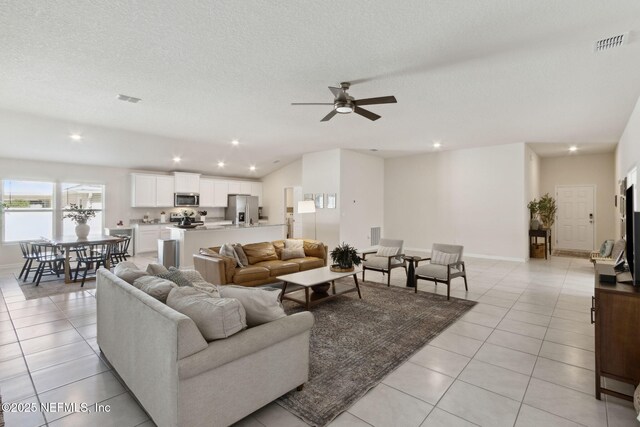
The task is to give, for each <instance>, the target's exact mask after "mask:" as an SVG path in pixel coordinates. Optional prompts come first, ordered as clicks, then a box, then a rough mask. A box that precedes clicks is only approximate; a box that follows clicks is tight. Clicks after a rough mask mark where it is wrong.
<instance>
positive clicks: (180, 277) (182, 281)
mask: <svg viewBox="0 0 640 427" xmlns="http://www.w3.org/2000/svg"><path fill="white" fill-rule="evenodd" d="M156 277H160V278H161V279H167V280H171V281H172V282H173V283H175V284H176V285H178V286H180V287H182V286H191V282H190V281H189V279H187V278H186V277H185V276H184V274H182V272H181V271H180V270H178V269H177V268H175V267H171V268H169V272H167V273H160V274H156Z"/></svg>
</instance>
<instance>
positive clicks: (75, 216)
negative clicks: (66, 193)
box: [64, 203, 96, 239]
mask: <svg viewBox="0 0 640 427" xmlns="http://www.w3.org/2000/svg"><path fill="white" fill-rule="evenodd" d="M95 216H96V211H94V210H93V209H84V208H83V207H82V205H79V206H78V205H76V204H75V203H71V205H70V208H69V212H67V213H66V214H65V216H64V217H65V218H70V219H71V220H72V221H73V222H75V223H76V236H78V239H86V238H87V236H88V235H89V231H91V227H89V224H87V221H89V219H91V218H93V217H95Z"/></svg>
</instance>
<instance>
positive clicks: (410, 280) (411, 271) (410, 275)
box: [402, 255, 422, 288]
mask: <svg viewBox="0 0 640 427" xmlns="http://www.w3.org/2000/svg"><path fill="white" fill-rule="evenodd" d="M402 258H403V259H404V260H405V261H407V262H408V263H409V268H408V269H407V288H415V287H416V264H417V263H418V261H420V260H421V259H422V257H419V256H409V255H405V256H403V257H402Z"/></svg>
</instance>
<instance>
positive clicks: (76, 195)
mask: <svg viewBox="0 0 640 427" xmlns="http://www.w3.org/2000/svg"><path fill="white" fill-rule="evenodd" d="M61 191H62V194H61V198H62V200H61V201H60V208H61V211H62V215H61V217H62V218H63V220H62V234H63V235H65V236H67V235H73V234H74V233H75V228H76V224H75V223H74V222H73V221H71V219H69V218H64V214H65V213H66V211H68V210H69V208H70V207H71V205H72V204H75V205H78V206H82V207H83V208H85V209H93V210H95V211H96V216H95V217H94V218H91V219H90V220H89V221H88V222H87V224H89V226H90V227H91V230H92V232H93V233H101V232H102V231H101V230H102V208H103V200H104V186H103V185H95V184H61Z"/></svg>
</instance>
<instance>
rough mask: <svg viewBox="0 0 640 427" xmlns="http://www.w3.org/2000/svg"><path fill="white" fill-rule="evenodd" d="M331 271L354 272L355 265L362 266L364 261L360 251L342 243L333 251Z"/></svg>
mask: <svg viewBox="0 0 640 427" xmlns="http://www.w3.org/2000/svg"><path fill="white" fill-rule="evenodd" d="M330 255H331V260H332V261H333V264H332V265H331V271H341V272H342V271H353V269H354V266H355V265H360V263H361V262H362V259H361V258H360V257H359V256H358V250H357V249H356V248H354V247H353V246H351V245H350V244H348V243H344V242H343V243H342V244H341V245H339V246H337V247H336V248H335V249H334V250H332V251H331V254H330Z"/></svg>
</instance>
